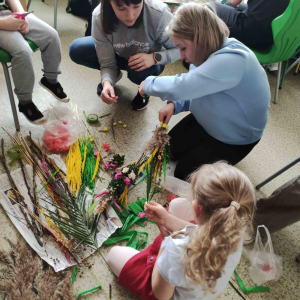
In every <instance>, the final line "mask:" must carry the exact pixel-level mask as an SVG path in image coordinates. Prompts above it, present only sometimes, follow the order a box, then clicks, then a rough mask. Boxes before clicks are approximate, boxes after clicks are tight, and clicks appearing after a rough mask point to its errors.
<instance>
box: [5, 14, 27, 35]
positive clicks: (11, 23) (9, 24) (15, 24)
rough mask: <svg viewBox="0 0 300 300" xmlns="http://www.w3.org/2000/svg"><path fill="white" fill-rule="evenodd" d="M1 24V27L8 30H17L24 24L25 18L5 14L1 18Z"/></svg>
mask: <svg viewBox="0 0 300 300" xmlns="http://www.w3.org/2000/svg"><path fill="white" fill-rule="evenodd" d="M2 22H3V26H1V29H4V30H10V31H18V30H20V28H21V27H22V26H23V25H24V23H25V20H22V19H17V16H12V15H10V16H7V17H4V18H2Z"/></svg>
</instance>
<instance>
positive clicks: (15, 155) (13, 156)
mask: <svg viewBox="0 0 300 300" xmlns="http://www.w3.org/2000/svg"><path fill="white" fill-rule="evenodd" d="M13 150H15V151H17V150H20V152H12V151H13ZM24 152H25V148H24V147H23V146H22V145H16V146H13V147H11V148H10V149H8V150H7V152H6V154H7V156H8V157H10V158H11V162H10V163H9V165H10V166H12V165H13V164H14V163H15V162H16V161H17V160H19V159H23V158H24Z"/></svg>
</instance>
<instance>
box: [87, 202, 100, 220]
mask: <svg viewBox="0 0 300 300" xmlns="http://www.w3.org/2000/svg"><path fill="white" fill-rule="evenodd" d="M97 205H98V201H95V202H94V203H92V204H91V206H90V208H89V210H88V214H89V217H90V216H91V214H92V212H93V211H94V209H95V208H96V206H97Z"/></svg>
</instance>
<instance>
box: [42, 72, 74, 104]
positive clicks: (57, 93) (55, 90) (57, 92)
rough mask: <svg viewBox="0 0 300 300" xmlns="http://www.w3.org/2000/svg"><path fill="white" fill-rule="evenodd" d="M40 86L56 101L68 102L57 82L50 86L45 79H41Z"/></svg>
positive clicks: (68, 99)
mask: <svg viewBox="0 0 300 300" xmlns="http://www.w3.org/2000/svg"><path fill="white" fill-rule="evenodd" d="M40 85H41V86H42V87H43V88H44V89H45V90H47V91H48V92H50V93H51V94H52V95H53V96H54V97H55V98H56V99H57V100H58V101H61V102H65V103H66V102H69V101H70V98H69V97H68V96H67V95H66V93H65V92H64V89H63V88H62V86H61V84H60V83H59V82H57V83H55V84H51V83H50V82H49V81H48V80H47V79H46V77H43V78H42V79H41V80H40Z"/></svg>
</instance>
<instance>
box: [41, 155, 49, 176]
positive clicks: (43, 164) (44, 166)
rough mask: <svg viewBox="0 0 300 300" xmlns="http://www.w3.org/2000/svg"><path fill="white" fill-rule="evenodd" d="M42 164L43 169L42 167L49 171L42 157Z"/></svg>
mask: <svg viewBox="0 0 300 300" xmlns="http://www.w3.org/2000/svg"><path fill="white" fill-rule="evenodd" d="M42 166H43V169H44V170H45V171H46V172H47V173H49V170H48V169H47V167H46V164H45V160H44V158H43V161H42Z"/></svg>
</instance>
